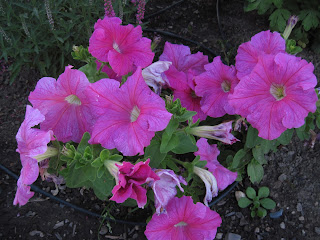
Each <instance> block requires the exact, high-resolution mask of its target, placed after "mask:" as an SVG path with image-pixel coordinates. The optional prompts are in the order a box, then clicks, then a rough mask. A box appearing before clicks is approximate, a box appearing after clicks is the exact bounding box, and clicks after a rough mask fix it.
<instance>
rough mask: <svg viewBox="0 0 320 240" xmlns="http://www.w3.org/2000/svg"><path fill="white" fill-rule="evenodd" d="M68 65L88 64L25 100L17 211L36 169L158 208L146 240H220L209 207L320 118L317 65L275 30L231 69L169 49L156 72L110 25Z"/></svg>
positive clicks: (147, 44) (140, 49) (126, 35)
mask: <svg viewBox="0 0 320 240" xmlns="http://www.w3.org/2000/svg"><path fill="white" fill-rule="evenodd" d="M73 57H74V58H75V59H77V60H81V61H83V62H85V63H86V65H84V66H83V67H81V68H80V69H78V70H77V69H73V67H72V66H67V67H66V68H65V72H64V73H62V74H61V75H60V76H59V78H58V79H57V80H56V79H54V78H50V77H44V78H42V79H40V80H39V82H38V84H37V86H36V87H35V90H34V91H32V92H31V93H30V96H29V101H30V103H31V104H32V105H33V107H32V106H27V112H26V118H25V120H24V122H23V123H22V125H21V127H20V129H19V132H18V134H17V136H16V138H17V141H18V150H17V151H18V152H19V153H20V157H21V163H22V166H23V168H22V170H21V175H20V178H19V181H18V190H17V193H16V197H15V200H14V204H19V205H24V204H26V203H27V202H28V200H29V199H30V198H31V197H32V196H33V193H32V192H30V184H32V183H33V182H35V181H36V179H37V177H38V175H39V166H38V163H40V165H41V169H46V170H45V171H46V176H48V175H50V177H49V178H48V179H55V181H56V182H55V183H56V184H58V183H60V182H61V181H60V180H61V178H62V177H63V179H64V181H65V183H66V186H67V187H70V188H79V187H86V188H92V189H93V191H94V193H95V194H96V195H97V197H98V198H100V199H101V200H103V201H106V200H110V201H115V202H117V203H119V204H122V203H125V204H133V206H137V207H138V208H151V209H152V210H153V211H154V215H153V216H152V218H151V220H150V221H149V223H148V225H147V229H146V231H145V234H146V236H147V238H148V239H199V240H201V239H205V240H211V239H213V238H214V237H215V235H216V232H217V228H218V227H219V226H220V224H221V218H220V216H219V215H218V213H216V212H215V211H213V210H211V209H210V207H209V206H210V202H211V201H212V199H213V198H214V197H216V196H217V195H218V194H219V191H222V190H224V189H226V188H227V187H228V186H229V185H230V184H232V183H233V182H234V181H236V180H238V181H240V180H241V179H242V177H243V176H244V170H245V169H247V173H248V176H249V177H250V180H251V181H252V182H259V181H260V180H261V178H262V177H261V172H262V173H263V168H262V165H263V164H266V162H265V160H264V154H265V153H267V152H268V151H269V150H270V149H273V150H275V149H276V147H277V146H278V145H279V144H288V143H289V142H290V139H291V136H292V133H293V132H292V131H293V128H298V127H301V126H303V125H304V123H305V118H306V117H307V115H308V113H309V112H312V113H313V112H315V111H316V109H317V106H316V102H317V99H318V98H317V94H316V92H315V90H314V87H315V85H316V78H315V76H314V74H313V65H312V64H311V63H307V62H306V61H305V60H302V59H300V58H298V57H295V56H292V55H289V54H287V53H286V52H285V41H284V40H283V39H282V37H281V35H280V34H279V33H271V32H270V31H265V32H261V33H258V34H257V35H255V36H254V37H253V38H252V40H251V41H250V42H247V43H244V44H243V45H241V46H240V47H239V50H238V55H237V57H236V65H235V66H227V65H224V64H223V63H222V61H221V59H220V57H216V58H215V59H214V60H213V62H211V63H209V61H208V57H207V56H205V55H203V53H200V52H198V53H195V54H192V53H191V51H190V49H189V47H187V46H183V45H178V44H171V43H169V42H167V43H166V44H165V47H164V51H163V53H162V55H161V56H160V58H159V61H155V62H154V53H153V52H152V50H151V40H149V39H148V38H145V37H142V29H141V27H140V26H137V27H134V26H133V25H130V24H129V25H126V26H124V25H122V23H121V20H120V19H119V18H116V17H105V18H104V19H99V20H98V21H97V23H96V24H95V27H94V32H93V34H92V36H91V38H90V40H89V47H88V49H86V48H84V47H82V46H80V47H77V46H75V47H74V53H73ZM172 94H173V95H172ZM317 111H318V110H317ZM236 114H239V115H236ZM316 114H318V112H316V113H315V115H316ZM39 123H40V129H38V128H32V127H34V126H36V125H38V124H39ZM288 129H289V130H288ZM42 161H43V162H42ZM48 164H49V166H48ZM44 166H46V167H44ZM40 173H41V176H42V177H43V176H44V174H43V170H41V171H40ZM58 179H59V181H58ZM128 199H132V201H131V203H129V202H128ZM132 202H133V203H132Z"/></svg>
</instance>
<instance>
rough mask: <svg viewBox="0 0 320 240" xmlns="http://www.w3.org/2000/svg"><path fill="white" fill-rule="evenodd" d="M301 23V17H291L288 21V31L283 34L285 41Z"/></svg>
mask: <svg viewBox="0 0 320 240" xmlns="http://www.w3.org/2000/svg"><path fill="white" fill-rule="evenodd" d="M298 21H299V17H298V16H294V15H293V16H291V17H290V18H289V19H288V22H287V26H286V29H285V30H284V32H283V34H282V35H283V38H284V39H285V40H287V39H288V38H289V36H290V34H291V32H292V29H293V28H294V26H295V25H296V24H297V22H298Z"/></svg>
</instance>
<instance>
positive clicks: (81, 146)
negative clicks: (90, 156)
mask: <svg viewBox="0 0 320 240" xmlns="http://www.w3.org/2000/svg"><path fill="white" fill-rule="evenodd" d="M89 139H90V134H89V133H88V132H85V133H84V134H83V136H82V139H81V141H80V143H79V145H78V147H77V151H78V152H80V153H82V154H83V153H84V151H85V149H86V147H87V146H89V143H88V141H89Z"/></svg>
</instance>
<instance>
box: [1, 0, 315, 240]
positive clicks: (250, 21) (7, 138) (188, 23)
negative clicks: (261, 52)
mask: <svg viewBox="0 0 320 240" xmlns="http://www.w3.org/2000/svg"><path fill="white" fill-rule="evenodd" d="M171 3H172V1H169V0H165V1H156V0H151V1H150V2H149V3H148V5H147V7H148V9H147V14H149V13H152V12H156V11H158V10H160V9H162V8H164V7H166V6H167V5H170V4H171ZM243 6H244V1H240V0H238V1H237V0H229V1H220V21H221V25H222V29H223V34H224V38H222V37H221V34H220V32H219V28H218V23H217V17H216V5H215V1H209V0H193V1H191V0H189V1H185V2H184V3H182V4H180V5H179V6H176V7H175V8H172V9H170V10H168V11H167V12H165V13H164V14H162V15H160V16H158V17H155V18H151V19H150V23H149V25H148V27H149V28H153V29H160V30H165V31H170V32H173V33H176V34H178V35H181V36H184V37H186V38H189V39H192V40H195V41H199V42H201V43H202V44H204V45H205V46H207V47H210V48H211V49H213V50H214V51H215V52H216V53H217V54H218V55H221V56H222V58H223V59H224V61H225V62H230V63H231V64H232V63H233V60H232V59H234V56H235V54H236V50H237V48H238V45H239V44H241V43H242V42H245V41H248V40H249V39H250V37H251V36H253V35H254V34H256V33H258V32H260V31H262V30H267V29H268V24H269V23H268V21H267V17H265V16H259V15H257V13H255V12H251V13H244V11H243ZM148 36H150V37H152V36H153V35H151V34H148ZM226 40H227V42H226ZM165 41H171V42H174V43H183V44H185V45H189V46H190V47H191V50H192V52H193V53H195V52H196V51H202V49H201V48H199V47H197V46H196V45H194V44H190V43H188V42H185V41H181V40H177V39H173V38H169V37H162V43H161V44H160V46H163V45H164V42H165ZM221 49H224V50H221ZM161 51H162V49H161V48H160V50H159V53H161ZM204 53H205V54H208V53H207V52H205V51H204ZM300 55H301V56H303V57H304V58H306V59H307V60H308V61H312V62H313V64H314V65H315V69H316V70H315V73H316V75H317V77H318V78H319V71H320V66H319V63H320V56H317V55H316V54H315V53H313V52H312V51H309V50H305V51H304V52H303V53H302V54H300ZM209 56H210V55H209ZM213 57H214V56H212V55H211V56H210V59H212V58H213ZM3 66H4V63H3V62H1V67H0V69H2V67H3ZM8 77H9V75H8V72H6V71H5V72H2V73H1V75H0V96H1V97H0V131H1V139H0V154H1V164H2V165H4V166H5V167H7V168H9V169H10V170H11V171H13V172H14V173H16V174H19V172H20V169H21V164H20V160H19V154H17V153H16V152H15V149H16V141H15V135H16V133H17V131H18V128H19V126H20V124H21V122H22V121H23V119H24V114H25V105H26V104H27V103H28V100H27V96H28V95H29V93H30V91H32V90H33V89H34V87H35V85H36V83H37V81H38V80H39V79H40V75H39V74H38V72H37V71H35V70H31V69H29V68H24V69H23V71H22V72H21V74H20V76H19V77H18V78H17V79H16V81H15V82H14V84H12V85H11V86H10V85H7V84H6V82H7V81H8ZM319 149H320V143H319V142H316V144H315V147H314V149H311V148H310V146H309V144H308V143H306V142H301V141H299V140H298V139H297V138H296V137H295V138H294V139H293V140H292V143H291V144H290V145H288V146H286V147H282V148H280V149H279V150H278V151H277V153H271V154H269V155H268V156H267V159H268V164H267V165H266V166H265V176H264V178H263V181H262V182H261V183H260V184H259V186H254V187H256V189H257V188H258V187H260V186H267V187H269V188H270V191H271V198H272V199H273V200H274V201H276V202H277V207H276V209H275V211H278V210H280V209H283V214H282V215H281V216H280V217H279V218H277V219H272V218H270V216H269V215H267V216H266V217H265V218H263V219H258V218H255V219H252V218H251V217H250V211H249V209H241V208H239V207H238V206H237V202H236V199H235V197H234V191H233V192H232V193H231V194H230V195H228V196H227V197H226V198H225V199H223V200H222V201H221V202H220V203H219V204H218V205H217V206H215V207H214V208H213V209H214V210H215V211H217V212H218V213H219V214H220V215H221V217H222V220H223V222H222V226H221V227H220V228H218V234H217V237H216V239H225V237H226V235H227V233H236V234H239V235H240V236H241V237H242V239H279V240H280V239H285V240H293V239H297V240H298V239H320V206H319V199H320V181H319V178H320V177H319V176H320V175H319V172H320V165H319V164H318V162H317V161H318V159H319ZM35 185H37V186H39V187H40V188H42V189H44V190H45V191H47V192H50V191H51V190H54V189H55V186H54V184H52V183H47V182H42V181H41V179H40V178H39V179H38V181H37V182H36V183H35ZM248 186H250V183H249V181H248V180H245V181H243V182H242V183H240V184H239V185H238V187H237V189H235V190H241V191H245V189H246V187H248ZM15 191H16V180H15V179H13V178H12V177H10V176H9V175H8V174H6V173H5V172H3V171H0V216H1V218H0V239H98V236H100V238H101V239H145V237H144V234H143V231H144V228H143V227H139V226H130V225H123V224H113V223H110V225H108V226H111V227H110V228H108V226H107V224H106V222H104V223H103V224H100V223H101V221H100V220H99V219H97V218H94V217H91V216H88V215H86V214H83V213H79V212H77V211H75V210H73V209H72V208H69V207H66V206H64V205H62V204H59V203H56V202H54V201H52V200H49V199H47V198H46V197H45V196H42V195H40V194H37V193H36V194H35V196H34V197H33V198H32V199H31V201H30V202H29V203H28V204H26V205H25V206H22V207H20V208H19V207H17V206H13V204H12V202H13V199H14V195H15ZM57 196H58V197H59V198H61V199H64V200H66V201H70V202H71V203H74V204H75V205H77V206H81V207H83V208H85V209H88V210H91V211H92V212H95V213H98V214H100V213H101V212H102V211H103V209H104V208H105V207H106V206H108V203H107V202H102V201H100V200H98V199H96V197H95V196H94V194H93V193H92V192H91V190H84V189H82V190H80V189H62V190H59V193H58V195H57ZM131 210H132V209H130V208H124V207H119V206H118V205H114V204H113V205H112V207H110V213H111V214H112V215H113V216H115V217H116V218H119V219H125V217H126V216H128V218H129V219H131V220H132V219H137V218H136V216H139V219H138V221H141V220H142V219H146V218H147V217H148V215H149V214H147V213H145V212H144V210H138V211H135V212H133V213H130V211H131ZM128 213H129V214H128ZM99 231H100V233H101V234H99ZM111 231H112V232H111Z"/></svg>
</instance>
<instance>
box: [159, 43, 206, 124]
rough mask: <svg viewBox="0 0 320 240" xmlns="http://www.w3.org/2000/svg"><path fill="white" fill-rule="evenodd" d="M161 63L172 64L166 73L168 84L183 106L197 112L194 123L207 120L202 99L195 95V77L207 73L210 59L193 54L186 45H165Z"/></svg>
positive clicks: (200, 54) (199, 54)
mask: <svg viewBox="0 0 320 240" xmlns="http://www.w3.org/2000/svg"><path fill="white" fill-rule="evenodd" d="M159 59H160V60H161V61H170V62H172V65H171V67H170V68H169V70H168V71H166V72H165V75H166V80H167V84H168V85H169V87H170V88H171V89H173V94H174V97H175V99H177V98H179V99H180V101H181V105H182V106H183V107H185V108H186V109H187V110H189V111H196V112H197V113H198V114H197V115H195V116H193V121H197V120H198V119H199V118H200V120H201V121H202V120H205V119H206V117H207V114H205V113H204V112H203V111H202V110H201V106H200V101H201V97H199V96H197V95H196V93H195V81H194V79H195V76H197V75H199V74H201V73H203V72H204V71H205V69H204V65H205V64H208V63H209V62H208V57H207V56H205V55H203V54H202V53H200V52H198V53H196V54H191V52H190V48H189V47H187V46H184V45H178V44H171V43H169V42H166V43H165V47H164V51H163V53H162V55H161V56H160V58H159Z"/></svg>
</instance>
